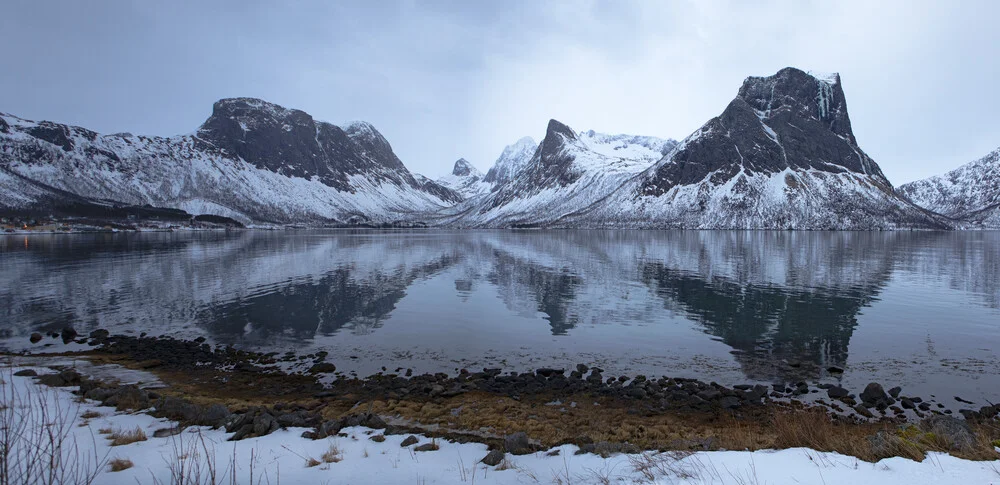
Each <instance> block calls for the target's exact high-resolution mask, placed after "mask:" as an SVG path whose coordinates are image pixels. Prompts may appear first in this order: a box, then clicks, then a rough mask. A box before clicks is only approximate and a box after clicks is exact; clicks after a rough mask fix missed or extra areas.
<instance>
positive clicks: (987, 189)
mask: <svg viewBox="0 0 1000 485" xmlns="http://www.w3.org/2000/svg"><path fill="white" fill-rule="evenodd" d="M899 192H900V193H901V194H903V195H905V196H906V197H909V199H910V200H912V201H913V202H914V203H916V204H917V205H919V206H921V207H924V208H926V209H930V210H932V211H935V212H939V213H941V214H944V215H947V216H950V217H954V218H956V219H961V220H963V221H968V222H973V223H978V224H981V225H983V226H985V227H995V228H1000V148H998V149H996V150H994V151H993V152H991V153H990V154H989V155H986V156H985V157H983V158H980V159H979V160H976V161H974V162H971V163H968V164H966V165H963V166H961V167H959V168H957V169H955V170H952V171H950V172H948V173H946V174H944V175H938V176H936V177H931V178H928V179H924V180H918V181H916V182H910V183H908V184H904V185H901V186H900V187H899Z"/></svg>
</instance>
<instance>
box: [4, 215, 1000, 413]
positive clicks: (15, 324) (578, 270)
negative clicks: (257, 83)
mask: <svg viewBox="0 0 1000 485" xmlns="http://www.w3.org/2000/svg"><path fill="white" fill-rule="evenodd" d="M0 267H2V278H0V318H2V321H0V332H2V335H3V336H4V337H6V338H5V339H4V341H3V344H2V345H4V346H6V347H7V348H8V349H21V348H32V347H34V348H37V346H32V345H30V344H29V343H28V342H27V336H28V335H29V334H30V333H31V332H32V331H40V330H56V331H58V330H60V329H62V328H63V327H64V326H67V325H72V326H74V327H75V328H76V329H77V330H78V331H80V332H81V333H83V334H86V333H87V332H88V331H90V330H93V329H96V328H106V329H108V330H110V331H112V333H135V334H138V333H139V332H148V333H149V334H153V335H157V334H166V335H172V336H176V337H187V338H194V337H198V336H205V337H207V338H208V339H209V341H211V342H216V343H228V344H233V345H236V346H239V347H243V348H252V349H256V350H264V351H271V350H273V351H278V352H285V351H288V350H293V351H296V352H297V353H300V354H301V353H308V352H313V351H317V350H326V351H328V352H329V353H330V357H329V358H328V360H329V361H332V362H334V363H335V364H337V366H338V368H340V369H342V370H346V371H356V372H358V373H359V374H361V375H368V374H371V373H374V372H376V371H378V370H380V368H381V367H382V366H386V367H388V368H389V370H390V371H391V370H393V369H394V368H396V367H412V368H414V370H415V371H417V372H423V371H445V372H454V371H455V370H456V369H458V368H470V369H478V368H482V367H498V366H506V367H507V368H509V369H511V370H523V369H525V368H534V367H542V366H560V367H562V366H567V367H568V366H572V365H573V364H576V363H578V362H583V363H587V364H596V365H599V366H601V367H604V368H605V369H606V370H607V371H608V372H610V373H612V374H617V373H623V374H638V373H641V374H646V375H651V376H660V375H668V376H685V377H698V378H703V379H708V380H716V381H719V382H722V383H726V384H735V383H739V382H749V381H760V382H781V381H785V382H792V381H797V380H808V381H835V380H840V381H843V383H844V385H847V386H853V388H854V389H856V390H857V389H859V388H860V387H862V386H863V385H864V384H865V383H867V382H868V381H869V380H877V381H879V382H883V383H885V384H887V385H895V384H901V385H903V386H904V387H907V391H908V392H911V393H913V394H919V393H926V394H934V393H937V394H938V395H939V396H942V397H943V396H952V395H960V396H963V397H964V398H966V399H975V400H982V399H995V398H996V397H998V396H997V394H1000V392H998V390H1000V232H775V231H770V232H768V231H523V232H519V231H466V232H444V231H414V232H375V231H371V232H348V231H328V232H323V231H299V232H263V231H245V232H232V233H223V232H202V233H148V234H75V235H32V236H0ZM39 345H41V344H39ZM832 365H835V366H840V367H845V368H846V369H847V372H846V373H845V374H844V375H843V376H841V375H839V374H835V375H830V374H828V373H827V371H826V368H827V367H829V366H832ZM926 394H925V395H926ZM939 399H941V398H940V397H939Z"/></svg>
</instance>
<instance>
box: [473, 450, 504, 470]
mask: <svg viewBox="0 0 1000 485" xmlns="http://www.w3.org/2000/svg"><path fill="white" fill-rule="evenodd" d="M503 458H504V452H503V451H500V450H490V452H489V453H487V454H486V456H484V457H483V459H482V460H479V461H480V462H482V463H483V464H484V465H488V466H497V465H499V464H500V462H501V461H503Z"/></svg>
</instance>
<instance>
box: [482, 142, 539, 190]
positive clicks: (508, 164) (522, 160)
mask: <svg viewBox="0 0 1000 485" xmlns="http://www.w3.org/2000/svg"><path fill="white" fill-rule="evenodd" d="M535 150H538V144H537V143H535V140H534V139H532V138H531V137H530V136H526V137H524V138H521V139H520V140H517V141H516V142H514V143H513V144H510V145H507V146H506V147H504V149H503V152H502V153H500V157H498V158H497V160H496V162H495V163H494V164H493V167H491V168H490V169H489V171H487V172H486V177H484V178H483V180H484V181H485V182H487V183H490V184H494V185H498V184H502V183H506V182H509V181H511V180H512V179H513V178H514V175H516V174H517V173H518V172H519V171H521V169H523V168H524V166H525V165H527V163H528V162H529V161H530V160H531V157H532V156H534V155H535Z"/></svg>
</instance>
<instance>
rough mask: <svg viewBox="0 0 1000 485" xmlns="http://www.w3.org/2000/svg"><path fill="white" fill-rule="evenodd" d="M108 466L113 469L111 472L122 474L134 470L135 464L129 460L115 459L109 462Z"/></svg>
mask: <svg viewBox="0 0 1000 485" xmlns="http://www.w3.org/2000/svg"><path fill="white" fill-rule="evenodd" d="M108 466H109V467H111V471H113V472H120V471H122V470H128V469H129V468H132V466H133V464H132V460H129V459H128V458H115V459H113V460H111V461H109V462H108Z"/></svg>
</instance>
